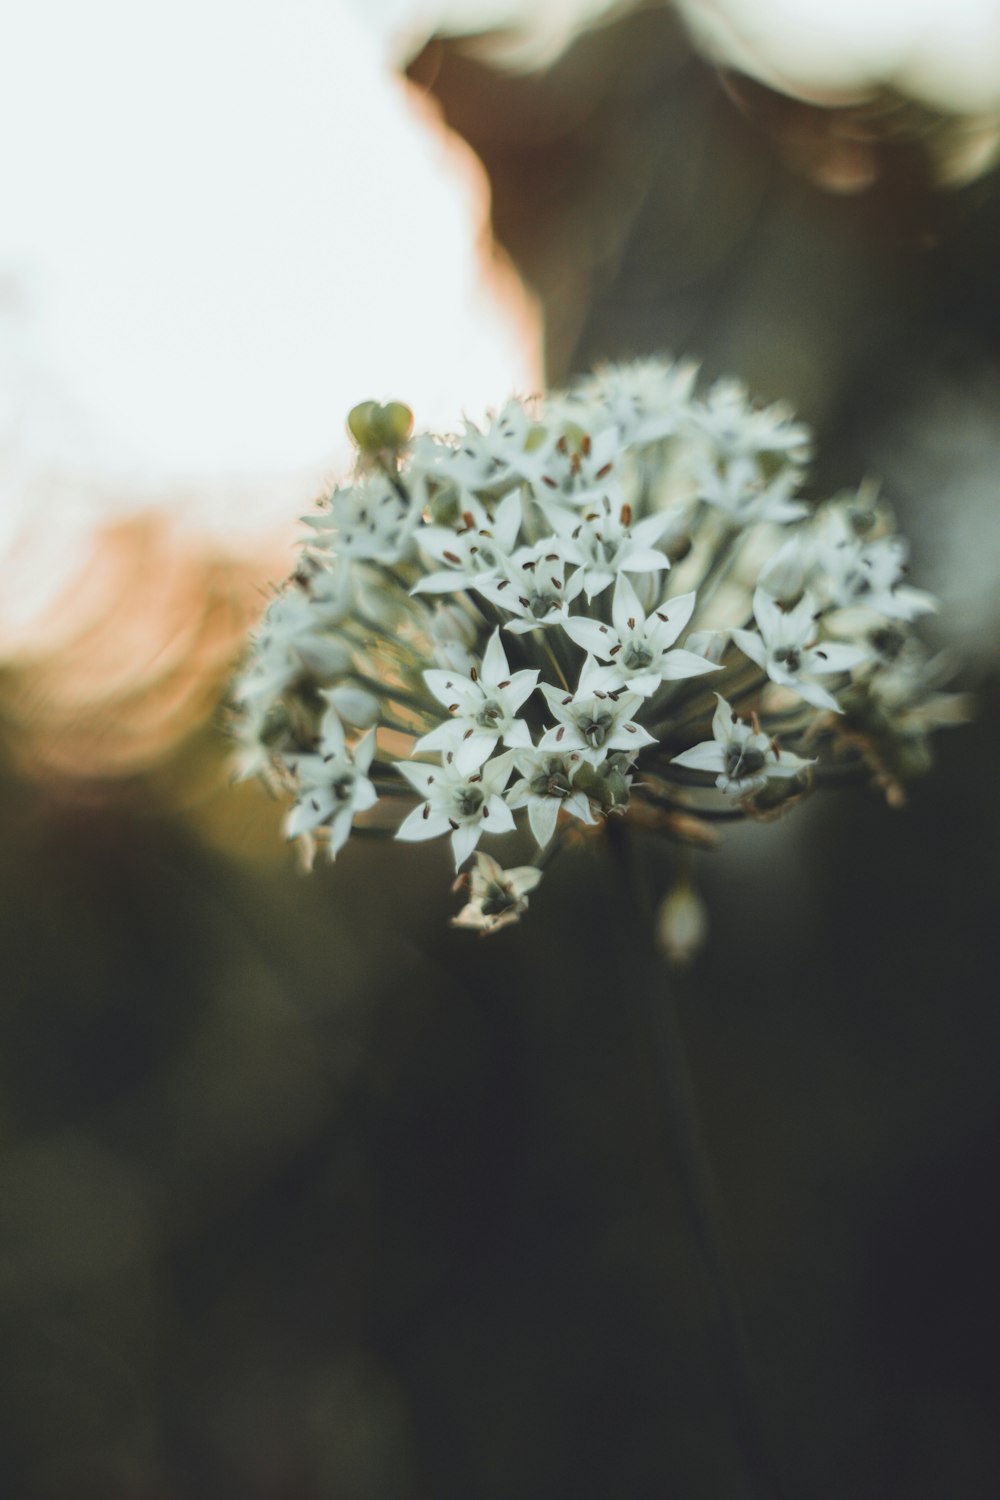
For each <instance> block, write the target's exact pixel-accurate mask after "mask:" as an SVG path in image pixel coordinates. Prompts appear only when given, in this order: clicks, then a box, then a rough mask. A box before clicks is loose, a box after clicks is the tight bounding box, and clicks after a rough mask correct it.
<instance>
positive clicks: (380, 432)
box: [347, 401, 413, 454]
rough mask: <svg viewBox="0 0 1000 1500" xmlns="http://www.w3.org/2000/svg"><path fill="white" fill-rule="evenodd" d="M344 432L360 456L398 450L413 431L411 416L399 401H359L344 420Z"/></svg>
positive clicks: (410, 412) (408, 409)
mask: <svg viewBox="0 0 1000 1500" xmlns="http://www.w3.org/2000/svg"><path fill="white" fill-rule="evenodd" d="M347 430H348V432H349V433H350V434H351V437H352V438H353V439H354V441H355V442H356V443H357V445H358V447H359V448H360V449H361V451H362V453H368V454H373V453H381V452H382V451H383V450H384V449H386V448H388V449H391V450H393V451H394V450H395V449H397V448H401V447H402V446H403V444H404V443H405V442H406V440H407V438H408V437H409V436H410V433H411V432H412V431H413V413H412V411H411V410H410V408H409V407H408V406H404V404H403V402H402V401H388V402H386V404H385V406H380V405H379V403H378V402H377V401H362V402H361V403H360V404H359V405H358V406H355V407H354V408H352V410H351V411H350V412H349V413H348V417H347Z"/></svg>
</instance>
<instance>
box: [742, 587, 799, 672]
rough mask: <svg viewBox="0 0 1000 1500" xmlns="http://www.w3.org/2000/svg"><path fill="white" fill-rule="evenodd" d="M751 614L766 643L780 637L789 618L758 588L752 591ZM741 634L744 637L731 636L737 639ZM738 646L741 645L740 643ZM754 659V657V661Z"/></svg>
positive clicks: (764, 590) (766, 593) (765, 592)
mask: <svg viewBox="0 0 1000 1500" xmlns="http://www.w3.org/2000/svg"><path fill="white" fill-rule="evenodd" d="M803 597H804V596H803ZM753 614H754V619H755V620H756V621H757V624H758V625H759V626H760V633H761V635H762V636H763V637H764V639H765V640H766V641H769V640H770V639H771V638H772V636H780V635H781V634H782V632H783V631H784V629H785V622H786V619H789V618H791V616H786V615H785V613H784V612H783V610H781V609H779V608H778V605H777V603H776V602H775V600H774V599H772V598H771V595H770V594H769V593H768V592H767V590H766V589H763V588H760V587H758V588H756V589H755V590H754V596H753ZM741 634H744V635H745V634H746V631H742V632H741V631H737V630H734V631H733V635H734V636H736V637H737V638H738V637H739V636H740V635H741ZM740 644H741V645H742V642H741V643H740ZM756 659H757V658H756V657H754V660H755V661H756Z"/></svg>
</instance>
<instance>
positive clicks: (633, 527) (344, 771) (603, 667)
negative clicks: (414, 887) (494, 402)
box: [234, 360, 961, 931]
mask: <svg viewBox="0 0 1000 1500" xmlns="http://www.w3.org/2000/svg"><path fill="white" fill-rule="evenodd" d="M694 382H695V370H694V367H693V366H691V365H687V364H684V365H674V364H671V363H670V362H669V361H666V360H647V361H643V362H641V363H640V364H638V365H634V366H628V365H619V366H611V367H608V368H606V369H604V370H603V371H600V372H599V373H598V374H597V375H595V376H592V377H590V378H588V379H585V380H583V381H581V382H580V383H579V384H578V385H577V386H576V387H575V388H574V390H573V391H571V392H569V393H567V394H564V395H561V396H555V397H552V398H550V399H548V400H545V401H536V402H525V401H520V400H512V401H510V402H508V403H507V404H506V405H505V406H503V407H502V408H501V409H500V411H499V412H498V413H497V414H496V415H494V416H491V417H489V418H488V419H487V420H486V422H485V423H483V424H482V425H476V424H473V423H471V422H467V423H466V424H465V427H464V430H463V431H462V432H461V433H460V434H459V435H458V436H457V437H445V438H437V437H434V436H432V435H430V434H427V433H418V434H417V435H415V436H411V434H410V431H409V427H410V422H409V409H408V408H406V407H404V406H403V405H402V403H398V402H396V403H389V404H388V405H387V406H385V407H378V406H376V405H375V404H374V403H371V402H368V403H362V406H360V407H359V408H356V410H355V412H354V413H352V431H353V432H354V436H355V438H356V441H357V442H358V446H359V455H358V461H357V465H356V469H355V472H354V473H353V474H352V475H351V476H349V478H348V481H347V482H346V483H345V484H343V485H341V486H338V487H337V488H336V489H334V490H333V491H332V492H331V494H330V495H329V497H328V498H327V500H326V501H325V502H324V503H323V504H322V505H321V506H320V507H319V508H318V510H317V511H316V512H314V513H313V514H312V515H311V516H310V517H309V518H308V521H309V538H308V541H307V543H306V545H305V547H304V549H303V554H302V557H301V559H300V562H299V565H298V567H297V568H296V572H295V574H294V576H293V578H292V579H291V580H289V582H288V584H287V585H286V586H285V587H284V589H283V590H281V591H280V592H279V593H278V594H277V596H276V598H275V599H273V600H272V602H271V603H270V604H269V606H268V608H267V611H266V613H265V616H264V618H263V621H262V623H261V625H260V626H259V628H258V630H257V632H256V633H255V635H254V638H253V641H252V649H251V655H250V658H249V660H248V662H247V663H246V664H245V666H244V668H243V670H242V672H241V675H240V677H239V679H238V681H237V682H236V684H235V687H234V698H235V700H236V705H237V710H238V718H237V729H236V732H237V735H238V738H239V741H240V746H239V751H238V765H239V769H240V773H241V774H242V775H244V776H247V775H250V774H252V773H253V774H259V775H261V776H262V777H264V778H265V779H266V780H267V781H268V782H269V784H270V785H271V786H272V788H277V789H278V790H279V791H281V792H284V793H287V794H288V795H289V796H290V798H291V801H292V805H291V809H290V811H289V813H288V817H287V820H286V831H287V832H288V835H289V837H291V838H296V839H300V840H301V841H303V843H304V844H307V845H309V846H310V847H311V846H312V845H313V844H315V843H322V844H325V846H326V848H327V849H328V851H329V853H330V855H331V856H335V855H336V854H338V853H339V852H340V851H341V850H342V848H343V847H344V844H345V843H346V842H347V840H348V838H349V836H350V834H351V832H352V830H355V831H356V832H358V833H365V834H373V833H381V834H387V833H388V834H394V835H395V837H396V838H397V839H399V840H402V841H404V842H410V843H416V842H423V841H425V840H433V839H437V838H442V839H444V838H446V839H448V840H449V843H450V846H451V853H452V857H453V858H454V861H455V867H456V869H457V870H463V869H464V871H465V873H464V875H463V879H464V880H465V881H466V883H467V885H468V890H469V901H468V903H467V905H466V906H465V907H464V909H463V910H462V912H461V913H460V914H459V916H458V918H457V919H456V921H457V924H458V925H460V926H463V927H471V928H475V929H477V930H479V931H494V930H496V929H497V928H498V927H502V926H505V925H508V924H509V923H510V922H512V921H514V920H516V919H517V918H518V917H519V916H520V915H521V913H522V912H523V911H524V910H525V908H526V906H527V895H528V893H529V892H530V891H531V890H532V889H533V888H534V886H535V885H536V884H537V881H538V879H539V869H540V865H541V863H542V862H543V861H547V860H549V859H552V858H554V857H555V855H556V854H558V853H559V851H560V850H561V849H563V848H565V847H568V846H571V845H572V844H573V843H578V842H580V839H579V837H578V835H579V834H580V833H581V832H582V831H583V830H584V829H589V830H593V833H594V834H595V835H599V834H600V832H601V829H602V826H603V824H604V822H605V820H607V819H609V818H611V817H615V818H625V819H629V820H631V821H633V822H634V823H635V824H637V825H639V826H641V827H643V828H645V829H648V830H654V829H655V830H657V831H659V832H661V833H663V834H664V835H665V836H667V837H677V838H682V839H684V840H686V841H689V842H695V843H697V842H699V841H701V842H704V841H706V840H707V839H708V838H710V837H712V836H713V835H712V832H711V830H710V829H709V827H708V824H709V821H710V820H718V819H720V818H725V817H743V816H754V817H759V816H761V815H762V814H763V813H764V812H765V811H766V810H768V809H769V808H770V807H771V805H772V803H773V802H774V801H775V799H779V800H781V801H782V805H785V803H786V801H788V800H794V799H781V791H782V788H784V789H786V790H787V791H788V792H792V791H794V792H795V793H796V794H798V793H805V792H806V791H811V790H812V789H813V787H814V786H818V785H820V784H822V782H823V780H824V779H825V776H826V773H827V771H828V770H829V771H830V773H831V774H833V775H838V776H839V775H841V774H842V773H843V772H844V771H845V770H846V771H847V772H850V773H851V774H857V772H858V771H861V772H866V771H868V772H870V774H871V777H872V779H873V781H875V782H876V783H877V784H878V785H879V786H881V787H884V788H886V789H887V790H889V789H890V787H891V788H893V789H895V788H896V787H897V786H898V783H899V780H900V778H901V777H902V776H903V775H905V774H908V772H909V770H910V769H921V768H922V767H923V765H924V764H925V762H926V753H927V739H928V735H929V733H930V731H931V729H932V728H934V727H935V726H936V725H937V724H939V723H941V722H945V721H950V720H954V719H956V718H958V717H959V716H960V712H961V709H960V705H959V704H958V702H957V700H955V699H954V697H953V695H949V694H947V693H945V692H943V691H942V690H941V686H940V681H939V678H940V674H941V668H940V667H939V665H938V664H936V663H932V662H929V661H928V659H927V656H926V653H925V652H924V651H923V649H922V648H921V647H920V645H919V643H918V642H917V641H916V639H915V637H914V634H913V630H912V622H913V621H914V620H916V619H917V618H918V617H919V615H920V614H922V613H924V612H925V611H926V610H927V609H928V608H930V607H931V606H932V602H933V601H931V600H930V597H929V596H928V595H925V594H922V593H921V592H920V591H919V590H917V589H914V588H912V587H911V585H910V584H909V582H908V581H907V580H906V578H905V566H906V556H907V554H906V545H905V542H904V541H903V540H902V539H901V538H900V537H899V536H898V535H897V533H896V532H895V531H894V529H893V527H892V523H891V518H890V517H889V515H888V512H887V511H886V510H885V509H884V508H881V507H878V506H876V505H874V504H873V503H872V501H871V497H870V495H869V493H868V492H867V491H864V490H862V491H860V492H859V494H858V495H857V496H855V497H852V498H849V499H846V500H845V499H844V498H843V497H835V498H834V499H831V500H829V501H827V502H825V503H821V504H820V505H819V506H817V507H816V508H815V509H813V508H811V507H810V506H808V505H807V504H806V502H805V501H804V500H802V499H801V498H800V497H799V492H800V486H801V483H802V480H803V478H804V474H805V465H806V462H807V460H808V457H809V451H810V438H809V433H808V431H807V429H806V428H805V427H804V426H803V425H802V424H801V423H798V422H796V421H795V420H794V418H793V415H792V414H791V412H789V411H788V410H787V409H786V408H785V407H783V406H770V407H761V406H758V405H755V404H754V403H753V402H751V401H750V400H749V398H748V396H747V394H746V392H745V391H744V389H743V387H742V386H741V385H739V384H738V383H736V382H731V381H730V382H718V383H717V384H716V385H715V386H713V387H712V388H711V389H710V390H709V392H708V394H707V396H705V397H701V396H699V395H698V394H697V392H696V391H695V385H694ZM748 578H749V579H750V580H751V581H749V582H748ZM754 578H756V585H755V586H754V584H753V582H752V580H753V579H754ZM736 708H738V709H739V712H735V711H734V709H736ZM709 720H710V721H711V725H712V737H711V738H710V739H705V738H703V737H702V736H703V735H704V728H703V726H704V725H705V724H706V723H707V722H709ZM699 773H701V774H699ZM719 793H722V794H723V796H724V797H725V798H726V799H728V800H727V804H726V805H722V806H720V801H719ZM892 795H893V796H895V795H896V792H895V790H893V791H892ZM574 835H577V836H576V837H574ZM518 836H520V837H521V838H522V840H523V841H524V846H525V849H526V851H529V853H530V851H534V859H535V864H534V865H520V866H515V867H514V868H513V869H504V868H503V867H502V866H501V865H500V864H498V863H497V860H496V859H495V857H494V855H493V854H492V853H491V852H489V848H488V847H482V846H484V845H485V846H489V844H490V842H491V840H493V839H495V838H497V837H505V838H509V837H513V838H517V837H518ZM470 860H471V861H472V863H471V865H470V864H469V862H470Z"/></svg>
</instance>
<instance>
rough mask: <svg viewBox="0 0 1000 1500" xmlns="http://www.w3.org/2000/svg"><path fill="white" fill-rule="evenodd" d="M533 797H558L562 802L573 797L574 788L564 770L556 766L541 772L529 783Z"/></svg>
mask: <svg viewBox="0 0 1000 1500" xmlns="http://www.w3.org/2000/svg"><path fill="white" fill-rule="evenodd" d="M528 785H529V787H530V789H531V795H532V796H533V797H558V798H559V800H560V801H562V800H563V799H564V798H566V797H569V796H571V795H572V792H573V787H572V785H571V783H570V779H569V777H568V776H567V774H566V772H565V771H564V770H563V768H562V767H561V766H560V765H558V764H556V765H550V766H549V767H548V768H547V769H546V770H544V771H539V773H538V775H537V776H533V777H532V779H531V781H530V782H529V783H528Z"/></svg>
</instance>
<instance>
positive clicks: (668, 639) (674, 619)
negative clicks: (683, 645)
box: [650, 592, 697, 648]
mask: <svg viewBox="0 0 1000 1500" xmlns="http://www.w3.org/2000/svg"><path fill="white" fill-rule="evenodd" d="M696 600H697V595H696V594H695V593H694V592H692V593H690V594H678V595H677V597H676V598H675V599H664V601H663V603H662V604H661V605H660V607H659V609H657V610H656V611H655V612H654V614H653V615H652V617H651V618H652V620H653V621H655V623H654V624H653V626H652V628H651V630H650V638H651V640H652V641H653V642H654V643H655V644H656V645H657V646H659V647H661V648H662V647H664V646H672V645H673V643H674V641H676V639H677V637H678V636H679V635H680V633H681V631H682V630H683V629H684V627H685V625H686V624H687V622H688V621H689V620H690V618H691V616H692V615H693V614H694V606H695V602H696ZM662 615H666V619H665V620H664V619H661V616H662Z"/></svg>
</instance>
